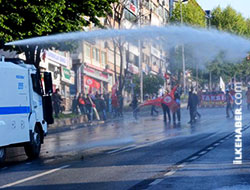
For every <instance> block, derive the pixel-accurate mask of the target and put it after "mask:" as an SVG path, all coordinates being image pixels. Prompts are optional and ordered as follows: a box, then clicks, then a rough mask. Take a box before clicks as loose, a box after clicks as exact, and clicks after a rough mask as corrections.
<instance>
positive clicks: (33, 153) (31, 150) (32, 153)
mask: <svg viewBox="0 0 250 190" xmlns="http://www.w3.org/2000/svg"><path fill="white" fill-rule="evenodd" d="M32 135H33V136H32V138H31V139H32V142H29V143H28V144H27V145H25V146H24V150H25V153H26V155H27V156H28V157H29V158H30V159H34V158H37V157H38V156H39V154H40V149H41V131H40V130H39V128H38V127H37V126H36V127H35V130H34V133H32Z"/></svg>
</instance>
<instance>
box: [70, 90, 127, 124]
mask: <svg viewBox="0 0 250 190" xmlns="http://www.w3.org/2000/svg"><path fill="white" fill-rule="evenodd" d="M72 112H73V113H74V114H82V115H87V117H88V120H89V121H93V120H94V119H98V120H99V118H98V117H100V120H104V121H105V120H106V119H107V115H108V114H110V115H111V117H122V116H123V96H122V95H121V94H117V95H115V96H110V94H109V93H107V94H99V93H98V92H96V93H95V94H87V95H85V94H83V93H80V94H79V95H78V96H75V97H74V99H73V102H72Z"/></svg>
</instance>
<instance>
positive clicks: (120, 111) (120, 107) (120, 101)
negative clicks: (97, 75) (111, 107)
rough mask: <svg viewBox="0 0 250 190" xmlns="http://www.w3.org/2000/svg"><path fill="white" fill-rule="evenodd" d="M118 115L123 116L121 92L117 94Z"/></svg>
mask: <svg viewBox="0 0 250 190" xmlns="http://www.w3.org/2000/svg"><path fill="white" fill-rule="evenodd" d="M118 105H119V107H118V116H121V117H123V96H122V95H121V94H119V95H118Z"/></svg>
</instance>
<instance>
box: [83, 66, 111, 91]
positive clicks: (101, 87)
mask: <svg viewBox="0 0 250 190" xmlns="http://www.w3.org/2000/svg"><path fill="white" fill-rule="evenodd" d="M110 73H111V72H110V71H108V70H105V69H101V68H94V66H90V65H88V64H85V67H84V70H83V78H82V80H83V82H82V89H83V91H84V93H85V94H87V93H89V92H92V93H96V92H98V93H100V94H104V93H107V92H108V91H109V88H110V86H112V81H111V79H112V76H111V75H110Z"/></svg>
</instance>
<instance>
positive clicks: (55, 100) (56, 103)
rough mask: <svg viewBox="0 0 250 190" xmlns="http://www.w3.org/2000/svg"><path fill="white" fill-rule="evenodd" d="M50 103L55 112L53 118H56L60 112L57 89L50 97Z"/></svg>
mask: <svg viewBox="0 0 250 190" xmlns="http://www.w3.org/2000/svg"><path fill="white" fill-rule="evenodd" d="M52 101H53V108H54V111H55V118H58V114H59V112H60V106H61V102H62V98H61V95H60V94H59V89H58V88H57V89H56V91H55V92H54V93H53V95H52Z"/></svg>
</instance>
